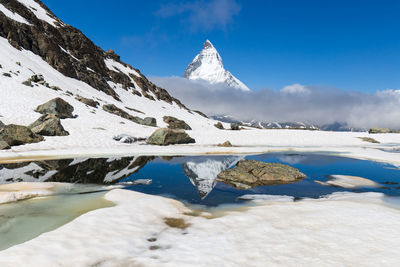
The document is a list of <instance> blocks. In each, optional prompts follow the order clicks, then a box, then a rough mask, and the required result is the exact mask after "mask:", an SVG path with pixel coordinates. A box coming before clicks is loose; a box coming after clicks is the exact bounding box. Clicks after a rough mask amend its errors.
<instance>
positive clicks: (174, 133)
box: [147, 128, 196, 146]
mask: <svg viewBox="0 0 400 267" xmlns="http://www.w3.org/2000/svg"><path fill="white" fill-rule="evenodd" d="M195 142H196V141H195V140H194V139H193V138H191V137H190V136H189V135H188V134H187V133H186V132H185V131H184V130H182V129H178V130H175V129H169V128H161V129H158V130H156V131H155V132H154V133H153V134H152V135H151V136H150V137H149V139H147V143H148V144H150V145H158V146H168V145H174V144H190V143H195Z"/></svg>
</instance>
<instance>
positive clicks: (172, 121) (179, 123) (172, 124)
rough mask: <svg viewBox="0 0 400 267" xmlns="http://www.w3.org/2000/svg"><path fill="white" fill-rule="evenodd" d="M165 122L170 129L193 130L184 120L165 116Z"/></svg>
mask: <svg viewBox="0 0 400 267" xmlns="http://www.w3.org/2000/svg"><path fill="white" fill-rule="evenodd" d="M163 120H164V122H165V123H167V124H168V128H169V129H182V130H192V128H191V127H190V126H189V125H188V124H187V123H186V122H185V121H183V120H179V119H177V118H175V117H172V116H164V117H163Z"/></svg>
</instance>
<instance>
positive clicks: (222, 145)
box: [217, 141, 233, 147]
mask: <svg viewBox="0 0 400 267" xmlns="http://www.w3.org/2000/svg"><path fill="white" fill-rule="evenodd" d="M217 146H219V147H233V145H232V144H231V142H229V141H225V142H223V143H221V144H218V145H217Z"/></svg>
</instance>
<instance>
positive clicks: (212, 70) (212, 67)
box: [183, 40, 250, 91]
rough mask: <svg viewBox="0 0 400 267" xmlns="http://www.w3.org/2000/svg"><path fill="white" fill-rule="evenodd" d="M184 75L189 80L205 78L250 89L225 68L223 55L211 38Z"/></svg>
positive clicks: (214, 82) (212, 81) (213, 81)
mask: <svg viewBox="0 0 400 267" xmlns="http://www.w3.org/2000/svg"><path fill="white" fill-rule="evenodd" d="M183 77H184V78H187V79H189V80H205V81H208V82H210V83H211V84H218V83H224V84H226V85H228V86H229V87H232V88H235V89H240V90H243V91H250V89H249V88H248V87H247V86H246V85H245V84H244V83H242V82H241V81H240V80H239V79H237V78H236V77H235V76H233V75H232V74H231V73H230V72H229V71H227V70H226V69H225V68H224V65H223V64H222V58H221V56H220V55H219V53H218V51H217V49H215V47H214V46H213V45H212V43H211V42H210V41H209V40H207V41H206V42H205V43H204V46H203V50H201V52H200V53H199V54H198V55H197V56H196V57H195V58H194V60H193V61H192V63H190V64H189V66H188V67H187V68H186V71H185V73H184V75H183Z"/></svg>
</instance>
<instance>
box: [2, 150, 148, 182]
mask: <svg viewBox="0 0 400 267" xmlns="http://www.w3.org/2000/svg"><path fill="white" fill-rule="evenodd" d="M153 159H154V157H146V156H142V157H124V158H78V159H74V160H72V159H64V160H48V161H35V162H24V163H16V164H3V165H0V183H12V182H22V181H23V182H64V183H82V184H110V183H117V182H118V181H120V180H121V179H123V178H125V177H128V176H130V175H132V174H134V173H136V172H138V171H139V170H140V169H141V168H142V167H143V166H145V165H146V163H148V162H149V161H152V160H153Z"/></svg>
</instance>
